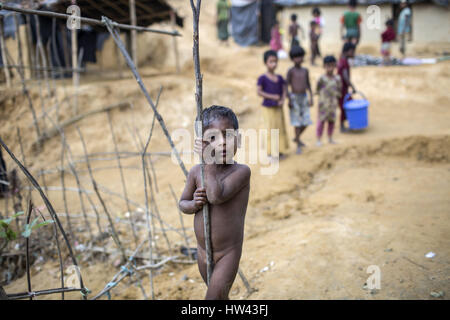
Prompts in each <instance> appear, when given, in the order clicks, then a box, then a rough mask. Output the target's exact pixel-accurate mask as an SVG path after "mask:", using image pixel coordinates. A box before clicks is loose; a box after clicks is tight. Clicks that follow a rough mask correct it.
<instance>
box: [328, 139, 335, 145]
mask: <svg viewBox="0 0 450 320" xmlns="http://www.w3.org/2000/svg"><path fill="white" fill-rule="evenodd" d="M328 142H329V143H330V144H337V142H336V141H334V140H333V138H328Z"/></svg>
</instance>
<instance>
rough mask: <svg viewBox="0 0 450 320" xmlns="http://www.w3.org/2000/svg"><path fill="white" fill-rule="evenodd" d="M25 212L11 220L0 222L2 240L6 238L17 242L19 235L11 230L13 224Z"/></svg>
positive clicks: (15, 215) (17, 214) (18, 213)
mask: <svg viewBox="0 0 450 320" xmlns="http://www.w3.org/2000/svg"><path fill="white" fill-rule="evenodd" d="M22 214H23V211H21V212H17V213H16V214H14V215H13V216H12V217H11V218H8V219H3V220H0V238H4V239H6V240H8V241H11V240H15V239H16V238H17V234H16V233H15V232H14V230H12V229H11V226H10V224H11V222H12V221H13V220H14V219H16V218H17V217H18V216H20V215H22Z"/></svg>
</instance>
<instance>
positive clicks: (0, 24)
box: [0, 15, 11, 88]
mask: <svg viewBox="0 0 450 320" xmlns="http://www.w3.org/2000/svg"><path fill="white" fill-rule="evenodd" d="M3 30H4V24H3V16H1V15H0V47H1V48H0V49H1V52H0V53H1V55H2V61H3V71H4V72H5V80H6V87H7V88H11V73H10V71H9V66H8V57H7V56H6V42H5V35H4V32H3Z"/></svg>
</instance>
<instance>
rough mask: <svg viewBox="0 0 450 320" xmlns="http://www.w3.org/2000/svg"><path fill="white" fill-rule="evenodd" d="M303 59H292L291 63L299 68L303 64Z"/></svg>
mask: <svg viewBox="0 0 450 320" xmlns="http://www.w3.org/2000/svg"><path fill="white" fill-rule="evenodd" d="M303 59H304V57H294V58H293V59H292V62H294V64H295V65H296V66H299V65H301V64H302V63H303Z"/></svg>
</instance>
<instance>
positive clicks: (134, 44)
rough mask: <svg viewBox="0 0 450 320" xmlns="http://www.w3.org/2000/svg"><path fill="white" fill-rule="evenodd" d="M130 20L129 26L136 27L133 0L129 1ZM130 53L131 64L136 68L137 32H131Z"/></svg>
mask: <svg viewBox="0 0 450 320" xmlns="http://www.w3.org/2000/svg"><path fill="white" fill-rule="evenodd" d="M129 7H130V20H131V25H132V26H136V25H137V19H136V2H135V0H130V6H129ZM131 52H132V57H133V62H134V64H135V66H136V68H138V55H137V31H136V30H131Z"/></svg>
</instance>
